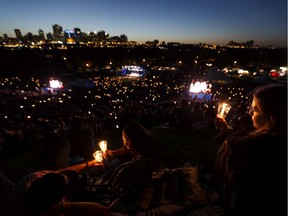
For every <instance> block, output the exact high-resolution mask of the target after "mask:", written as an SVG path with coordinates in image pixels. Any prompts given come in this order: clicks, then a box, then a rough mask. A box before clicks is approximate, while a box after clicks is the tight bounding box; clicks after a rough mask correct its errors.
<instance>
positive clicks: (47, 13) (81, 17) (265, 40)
mask: <svg viewBox="0 0 288 216" xmlns="http://www.w3.org/2000/svg"><path fill="white" fill-rule="evenodd" d="M53 24H58V25H60V26H62V27H63V30H66V29H69V30H72V29H73V28H74V27H78V28H80V29H81V31H82V32H86V33H87V32H89V31H96V32H98V31H100V30H104V31H106V32H107V33H108V34H109V35H110V36H120V35H121V34H125V35H127V36H128V40H129V41H137V42H146V41H153V40H156V39H157V40H159V41H160V42H162V41H165V42H180V43H199V42H202V43H208V44H217V45H227V44H228V42H229V41H231V40H233V41H235V42H246V41H248V40H254V44H255V45H259V46H268V45H272V46H275V47H287V1H286V0H275V1H273V0H241V1H240V0H178V1H176V0H145V1H144V0H142V1H140V0H120V1H119V0H102V1H100V0H82V1H79V0H77V1H76V0H69V1H66V0H57V1H55V0H50V1H39V0H37V1H36V0H27V1H23V0H13V1H11V0H8V1H3V0H2V1H1V6H0V36H3V34H5V33H6V34H8V36H9V37H15V33H14V29H16V28H17V29H20V30H21V32H22V35H25V34H27V33H28V32H31V33H33V34H38V30H39V29H42V30H44V33H45V35H46V34H47V33H48V32H51V33H52V32H53V30H52V25H53Z"/></svg>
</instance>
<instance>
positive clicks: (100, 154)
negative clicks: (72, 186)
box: [93, 150, 103, 163]
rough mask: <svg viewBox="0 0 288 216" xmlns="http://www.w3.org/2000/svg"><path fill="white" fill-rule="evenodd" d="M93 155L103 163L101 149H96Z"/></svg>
mask: <svg viewBox="0 0 288 216" xmlns="http://www.w3.org/2000/svg"><path fill="white" fill-rule="evenodd" d="M93 157H94V158H95V160H96V161H97V162H99V163H101V162H102V161H103V156H102V151H100V150H98V151H95V152H94V154H93Z"/></svg>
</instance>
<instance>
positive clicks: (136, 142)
mask: <svg viewBox="0 0 288 216" xmlns="http://www.w3.org/2000/svg"><path fill="white" fill-rule="evenodd" d="M122 138H123V147H122V148H121V149H117V150H116V151H115V150H114V151H112V150H107V151H106V157H107V155H109V156H120V155H125V154H130V155H132V159H131V160H130V161H127V162H124V163H122V164H121V165H119V166H118V167H117V168H116V170H115V171H114V172H113V173H112V175H111V176H110V178H109V180H108V181H107V182H106V186H107V187H108V188H111V189H112V191H113V193H115V194H116V196H118V197H119V199H118V200H117V202H113V203H112V204H111V205H110V207H109V208H110V209H111V210H112V211H116V212H118V211H120V212H121V211H123V209H126V210H127V211H129V212H130V213H132V212H133V213H135V211H137V208H138V207H139V206H138V207H137V202H139V198H140V197H141V194H142V195H143V193H146V192H148V194H150V195H151V190H150V189H151V188H150V186H151V183H152V173H153V171H155V170H156V169H158V168H159V163H158V162H157V161H158V160H159V151H157V148H158V143H157V142H156V140H155V138H154V136H153V135H152V133H151V132H150V131H149V130H147V129H146V128H144V126H143V125H141V124H140V123H137V122H133V123H130V124H128V125H126V126H125V127H124V129H123V130H122ZM145 202H146V201H145ZM140 203H141V201H140Z"/></svg>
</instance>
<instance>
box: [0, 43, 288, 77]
mask: <svg viewBox="0 0 288 216" xmlns="http://www.w3.org/2000/svg"><path fill="white" fill-rule="evenodd" d="M0 56H1V58H0V76H15V75H17V76H41V75H47V74H61V73H76V72H77V71H78V72H79V71H81V70H82V71H84V70H87V69H88V68H87V67H89V68H90V69H91V70H99V71H101V70H104V69H105V66H107V65H110V66H111V70H110V71H113V70H116V69H117V68H121V66H122V65H125V64H138V65H142V66H145V67H148V69H149V67H152V66H176V67H178V68H179V69H180V70H184V71H189V70H190V69H195V68H196V69H201V66H202V65H204V64H205V63H206V62H211V63H213V66H215V67H218V68H220V69H222V68H224V67H227V66H233V64H234V61H237V66H238V67H240V68H244V69H251V70H254V71H255V70H259V69H264V70H265V69H267V70H269V69H271V68H274V67H276V68H278V67H279V66H286V65H287V49H286V48H285V49H229V48H225V49H223V48H221V49H204V48H200V47H198V46H194V45H182V46H175V47H174V46H169V47H164V48H163V49H159V48H153V47H150V48H144V47H135V48H70V49H69V48H68V49H66V50H59V49H42V50H40V49H29V48H16V49H14V50H8V49H4V48H0ZM144 59H145V61H144ZM196 60H197V63H196V62H195V61H196ZM180 61H181V63H180ZM87 64H88V66H87Z"/></svg>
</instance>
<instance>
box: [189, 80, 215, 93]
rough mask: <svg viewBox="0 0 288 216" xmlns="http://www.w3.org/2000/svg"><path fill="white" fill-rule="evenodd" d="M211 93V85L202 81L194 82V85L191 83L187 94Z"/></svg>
mask: <svg viewBox="0 0 288 216" xmlns="http://www.w3.org/2000/svg"><path fill="white" fill-rule="evenodd" d="M210 91H211V84H209V85H208V84H207V82H205V81H203V82H199V81H197V82H195V83H193V82H192V83H191V85H190V89H189V92H191V93H200V92H203V93H206V92H210Z"/></svg>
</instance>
